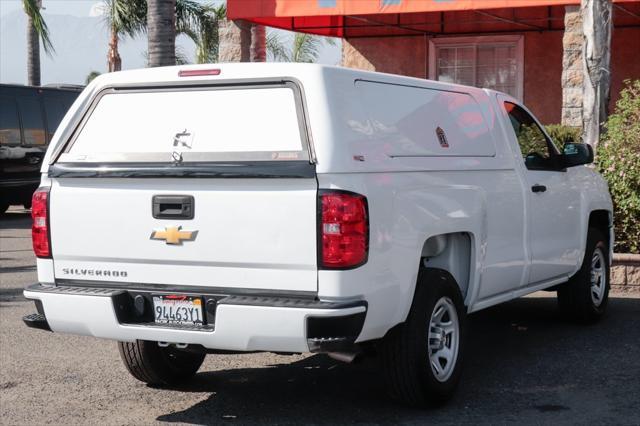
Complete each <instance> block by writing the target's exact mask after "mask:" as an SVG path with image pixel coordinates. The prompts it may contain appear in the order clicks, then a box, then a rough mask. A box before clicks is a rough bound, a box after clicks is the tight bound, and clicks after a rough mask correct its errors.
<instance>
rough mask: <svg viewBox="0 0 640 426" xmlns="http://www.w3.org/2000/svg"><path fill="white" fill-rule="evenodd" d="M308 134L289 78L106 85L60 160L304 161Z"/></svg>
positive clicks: (63, 161)
mask: <svg viewBox="0 0 640 426" xmlns="http://www.w3.org/2000/svg"><path fill="white" fill-rule="evenodd" d="M307 140H308V139H307V135H306V126H305V121H304V115H303V111H302V101H301V94H300V91H299V89H298V88H297V86H296V84H295V83H293V82H282V81H281V82H277V83H264V84H262V83H261V84H240V85H217V86H188V87H185V86H179V87H156V88H153V87H152V88H110V89H106V90H103V91H102V92H100V94H99V95H98V96H97V97H96V99H94V101H93V102H92V104H91V106H90V107H89V109H88V111H87V113H86V114H85V116H84V117H83V119H82V120H81V122H80V124H79V125H78V127H77V128H76V129H75V131H74V133H73V135H72V136H71V138H70V140H69V142H68V143H67V145H66V147H65V148H64V150H63V152H62V153H61V155H60V157H59V158H58V163H141V162H142V163H144V162H152V163H174V164H175V163H193V162H217V161H225V162H229V161H274V160H277V161H290V160H294V161H295V160H305V161H307V162H308V161H309V158H310V157H309V150H308V144H307Z"/></svg>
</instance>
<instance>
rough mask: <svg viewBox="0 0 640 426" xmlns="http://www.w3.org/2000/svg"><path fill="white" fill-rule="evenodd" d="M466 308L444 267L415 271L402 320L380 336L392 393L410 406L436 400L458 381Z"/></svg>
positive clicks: (449, 392)
mask: <svg viewBox="0 0 640 426" xmlns="http://www.w3.org/2000/svg"><path fill="white" fill-rule="evenodd" d="M465 332H466V309H465V307H464V303H463V300H462V295H461V294H460V290H459V289H458V286H457V285H456V283H455V282H454V281H453V279H452V278H451V277H450V276H449V275H448V274H447V273H446V272H444V271H439V270H423V271H421V273H420V275H419V278H418V283H417V287H416V292H415V296H414V300H413V303H412V306H411V310H410V312H409V316H408V317H407V320H406V321H405V322H404V323H403V324H401V325H399V326H397V327H395V328H394V329H393V330H391V331H390V332H389V333H388V334H387V336H385V338H384V340H383V342H382V348H381V358H382V364H383V368H384V372H385V376H386V382H387V387H388V390H389V393H390V395H391V397H392V398H394V399H396V400H399V401H401V402H403V403H406V404H408V405H412V406H420V405H425V404H429V405H439V404H442V403H443V402H445V401H446V400H448V399H449V398H450V397H451V396H452V395H453V393H454V391H455V388H456V387H457V385H458V382H459V381H460V374H461V372H462V369H461V364H462V358H463V356H462V355H463V348H464V342H465Z"/></svg>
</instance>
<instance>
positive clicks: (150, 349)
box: [118, 340, 206, 386]
mask: <svg viewBox="0 0 640 426" xmlns="http://www.w3.org/2000/svg"><path fill="white" fill-rule="evenodd" d="M118 349H119V351H120V358H122V361H123V362H124V365H125V366H126V367H127V370H129V373H131V375H132V376H133V377H135V378H136V379H138V380H140V381H141V382H145V383H148V384H150V385H164V386H167V385H176V384H179V383H183V382H186V381H187V380H189V379H191V378H192V377H193V376H194V375H195V374H196V372H197V371H198V369H199V368H200V366H201V365H202V362H203V361H204V358H205V355H206V354H204V353H199V352H190V351H187V350H183V349H178V348H175V347H173V346H167V347H161V346H159V345H158V342H150V341H147V340H136V341H135V342H118Z"/></svg>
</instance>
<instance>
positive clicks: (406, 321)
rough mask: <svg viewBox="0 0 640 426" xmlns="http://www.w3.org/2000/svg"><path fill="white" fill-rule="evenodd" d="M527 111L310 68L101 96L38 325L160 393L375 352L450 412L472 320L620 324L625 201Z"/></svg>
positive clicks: (211, 70)
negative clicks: (616, 243) (605, 320)
mask: <svg viewBox="0 0 640 426" xmlns="http://www.w3.org/2000/svg"><path fill="white" fill-rule="evenodd" d="M592 159H593V152H592V150H591V147H589V146H586V145H582V144H567V145H566V146H564V149H563V151H559V149H558V147H556V145H554V143H553V141H552V140H551V139H550V138H549V136H548V135H547V134H546V133H545V130H544V127H543V126H541V125H540V124H539V123H538V121H537V120H536V119H535V118H534V117H533V115H532V114H531V113H530V112H529V111H528V110H527V109H526V108H525V107H524V106H523V105H522V104H521V103H520V102H519V101H518V100H516V99H513V98H511V97H509V96H507V95H504V94H502V93H498V92H494V91H491V90H483V89H478V88H472V87H465V86H458V85H453V84H445V83H439V82H435V81H428V80H421V79H415V78H408V77H401V76H395V75H388V74H380V73H370V72H363V71H358V70H351V69H345V68H337V67H327V66H319V65H308V64H304V65H303V64H219V65H198V66H179V67H169V68H157V69H146V70H136V71H126V72H118V73H112V74H106V75H102V76H100V77H98V78H97V79H96V80H94V82H93V83H91V84H90V85H89V86H88V87H87V88H86V89H85V90H84V92H83V93H82V94H81V95H80V97H79V98H78V100H77V101H76V102H75V103H74V104H73V106H72V108H71V109H70V110H69V112H68V113H67V115H66V116H65V118H64V120H63V122H62V124H61V126H60V127H59V128H58V131H57V132H56V134H55V136H54V138H53V141H52V142H51V144H50V147H49V150H48V152H47V154H46V157H45V160H44V163H43V167H42V182H41V186H40V188H39V189H38V190H37V192H36V193H35V194H34V196H33V210H32V215H33V244H34V250H35V254H36V256H37V266H38V281H39V282H38V283H37V284H35V285H33V286H30V287H28V288H27V289H26V290H25V291H24V295H25V297H27V298H28V299H33V300H34V301H35V304H36V307H37V312H38V313H36V314H32V315H29V316H27V317H25V318H24V321H25V323H26V324H27V325H29V326H31V327H35V328H42V329H47V330H51V331H54V332H61V333H73V334H80V335H89V336H96V337H101V338H106V339H114V340H117V341H118V342H119V343H118V345H119V348H120V354H121V356H122V359H123V361H124V363H125V364H126V366H127V368H128V370H129V371H130V372H131V374H132V375H133V376H135V377H136V378H137V379H139V380H142V381H144V382H148V383H155V384H164V385H172V384H175V383H177V382H180V381H184V380H187V379H189V378H190V377H191V376H193V375H194V374H195V373H196V371H197V370H198V368H199V367H200V365H201V364H202V361H203V359H204V357H205V355H206V354H207V353H214V354H215V353H228V352H246V351H273V352H283V353H301V352H321V353H329V354H331V355H333V356H334V357H338V358H341V359H352V358H353V357H354V356H356V355H358V354H369V353H377V354H378V355H379V356H380V357H381V360H382V365H383V366H384V370H385V377H386V380H387V382H388V388H389V391H390V394H391V395H392V396H393V397H395V398H397V399H399V400H401V401H404V402H406V403H408V404H413V405H420V404H425V403H432V402H439V401H443V400H445V399H447V398H448V397H449V396H451V394H452V393H453V391H454V388H455V386H456V385H457V383H458V381H459V378H460V372H461V363H462V358H463V352H464V350H463V349H464V342H465V318H466V316H467V314H469V313H471V312H475V311H478V310H480V309H484V308H487V307H489V306H492V305H495V304H497V303H501V302H505V301H508V300H511V299H514V298H517V297H520V296H523V295H525V294H528V293H532V292H535V291H538V290H542V289H551V290H554V291H557V292H558V300H559V305H560V308H562V309H564V310H565V311H566V312H567V313H568V314H570V315H571V316H572V317H573V318H575V319H578V320H582V321H594V320H596V319H598V318H599V317H601V316H602V314H603V313H604V311H605V308H606V305H607V297H608V291H609V279H608V277H609V264H610V260H611V248H612V243H613V233H612V227H611V223H612V204H611V199H610V196H609V192H608V189H607V185H606V184H605V182H604V181H603V179H602V178H601V177H600V176H599V175H598V174H597V173H595V172H594V171H593V170H592V169H591V168H589V167H585V166H584V164H587V163H590V162H591V161H592Z"/></svg>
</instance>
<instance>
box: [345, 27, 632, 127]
mask: <svg viewBox="0 0 640 426" xmlns="http://www.w3.org/2000/svg"><path fill="white" fill-rule="evenodd" d="M514 34H518V33H514ZM521 34H522V35H524V103H525V104H526V105H527V107H529V108H530V109H531V110H532V111H533V113H534V114H535V115H536V116H537V117H538V118H539V119H540V121H542V122H543V123H545V124H555V123H560V118H561V113H562V86H561V79H562V36H563V31H546V32H525V33H521ZM479 35H480V34H479ZM635 40H640V27H634V28H616V29H614V32H613V36H612V43H611V44H612V45H611V72H612V79H611V95H612V96H611V97H612V99H611V105H612V107H611V111H613V104H614V103H615V101H616V100H617V98H618V93H620V89H621V88H622V82H623V80H625V79H627V78H635V79H638V78H640V55H638V43H637V42H635ZM428 45H429V43H428V38H427V37H420V36H417V37H386V38H385V37H380V38H358V39H348V40H344V42H343V44H342V46H343V48H342V65H343V66H346V67H351V68H359V69H365V70H370V71H379V72H387V73H393V74H402V75H408V76H412V77H419V78H427V76H428V70H429V66H428V65H429V64H428V57H429V55H428V53H429V52H428Z"/></svg>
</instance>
